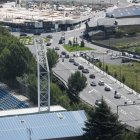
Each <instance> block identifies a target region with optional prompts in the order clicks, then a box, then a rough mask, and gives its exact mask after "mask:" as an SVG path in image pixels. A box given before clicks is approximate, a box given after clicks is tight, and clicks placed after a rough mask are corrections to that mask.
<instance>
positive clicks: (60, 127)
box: [0, 110, 87, 140]
mask: <svg viewBox="0 0 140 140" xmlns="http://www.w3.org/2000/svg"><path fill="white" fill-rule="evenodd" d="M85 121H87V117H86V115H85V112H84V111H83V110H80V111H64V112H54V113H44V114H32V115H23V116H13V117H3V118H0V139H1V140H9V139H10V140H27V139H32V140H39V139H40V140H41V139H42V140H43V139H56V138H68V137H78V136H82V135H83V134H84V131H83V128H84V127H85Z"/></svg>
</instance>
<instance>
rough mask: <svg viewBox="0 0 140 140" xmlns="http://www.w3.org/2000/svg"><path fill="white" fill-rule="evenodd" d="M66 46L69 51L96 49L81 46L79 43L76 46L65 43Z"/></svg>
mask: <svg viewBox="0 0 140 140" xmlns="http://www.w3.org/2000/svg"><path fill="white" fill-rule="evenodd" d="M64 48H65V49H66V50H67V51H69V52H75V51H89V50H95V49H92V48H89V47H81V46H79V45H76V46H70V45H64Z"/></svg>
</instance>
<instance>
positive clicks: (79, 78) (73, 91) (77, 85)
mask: <svg viewBox="0 0 140 140" xmlns="http://www.w3.org/2000/svg"><path fill="white" fill-rule="evenodd" d="M86 81H87V78H86V77H85V76H84V75H83V74H81V73H80V72H79V71H76V72H75V73H74V74H71V76H70V77H69V78H68V91H69V96H70V98H71V99H73V100H74V101H79V92H80V91H82V90H83V89H84V88H85V87H86V85H87V84H86Z"/></svg>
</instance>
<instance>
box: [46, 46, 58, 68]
mask: <svg viewBox="0 0 140 140" xmlns="http://www.w3.org/2000/svg"><path fill="white" fill-rule="evenodd" d="M47 58H48V64H49V68H50V70H51V69H52V68H53V67H54V66H55V65H56V64H57V62H58V58H59V55H58V53H57V52H56V51H55V50H54V49H48V50H47Z"/></svg>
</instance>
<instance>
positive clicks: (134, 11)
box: [106, 5, 140, 19]
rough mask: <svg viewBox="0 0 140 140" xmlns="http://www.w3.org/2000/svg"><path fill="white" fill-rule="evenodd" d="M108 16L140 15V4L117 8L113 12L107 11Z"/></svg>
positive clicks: (129, 16)
mask: <svg viewBox="0 0 140 140" xmlns="http://www.w3.org/2000/svg"><path fill="white" fill-rule="evenodd" d="M106 16H107V17H111V18H117V19H118V18H132V17H135V18H136V17H140V5H132V6H128V7H124V8H116V9H114V10H113V11H111V12H107V13H106Z"/></svg>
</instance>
